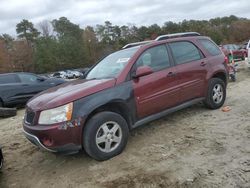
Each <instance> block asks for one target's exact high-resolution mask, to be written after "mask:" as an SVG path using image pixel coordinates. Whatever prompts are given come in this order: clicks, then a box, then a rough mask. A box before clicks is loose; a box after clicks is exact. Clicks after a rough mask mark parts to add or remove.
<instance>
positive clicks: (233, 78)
mask: <svg viewBox="0 0 250 188" xmlns="http://www.w3.org/2000/svg"><path fill="white" fill-rule="evenodd" d="M230 77H231V80H232V81H233V82H235V81H236V76H235V75H234V74H233V75H230Z"/></svg>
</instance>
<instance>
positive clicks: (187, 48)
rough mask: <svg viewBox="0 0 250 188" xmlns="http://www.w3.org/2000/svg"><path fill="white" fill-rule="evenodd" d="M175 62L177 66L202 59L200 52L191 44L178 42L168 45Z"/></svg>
mask: <svg viewBox="0 0 250 188" xmlns="http://www.w3.org/2000/svg"><path fill="white" fill-rule="evenodd" d="M169 46H170V48H171V50H172V53H173V57H174V59H175V62H176V63H177V64H178V65H179V64H183V63H187V62H192V61H196V60H199V59H202V58H203V55H202V53H201V52H200V50H199V49H198V48H197V47H196V46H195V45H194V44H193V43H191V42H188V41H180V42H172V43H169Z"/></svg>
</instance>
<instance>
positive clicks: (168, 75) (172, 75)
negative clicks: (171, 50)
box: [167, 72, 176, 77]
mask: <svg viewBox="0 0 250 188" xmlns="http://www.w3.org/2000/svg"><path fill="white" fill-rule="evenodd" d="M174 76H176V73H175V72H169V73H168V74H167V77H174Z"/></svg>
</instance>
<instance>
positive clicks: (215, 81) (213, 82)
mask: <svg viewBox="0 0 250 188" xmlns="http://www.w3.org/2000/svg"><path fill="white" fill-rule="evenodd" d="M216 86H221V91H222V95H221V96H222V97H221V98H220V97H219V99H218V100H217V101H216V100H214V99H213V96H214V95H215V93H214V89H216ZM225 99H226V85H225V82H224V81H223V80H221V79H219V78H211V79H210V80H209V83H208V91H207V97H206V99H205V101H204V104H205V105H206V107H208V108H210V109H218V108H220V107H221V106H222V105H223V104H224V102H225Z"/></svg>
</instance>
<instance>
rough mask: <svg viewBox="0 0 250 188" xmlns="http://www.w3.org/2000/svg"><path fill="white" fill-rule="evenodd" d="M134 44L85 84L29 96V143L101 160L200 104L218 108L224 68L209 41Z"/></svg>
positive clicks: (183, 37)
mask: <svg viewBox="0 0 250 188" xmlns="http://www.w3.org/2000/svg"><path fill="white" fill-rule="evenodd" d="M138 44H139V45H138V46H136V44H134V43H133V44H132V45H131V46H129V45H128V46H126V48H125V49H123V50H120V51H117V52H115V53H112V54H110V55H109V56H107V57H106V58H104V59H103V60H102V61H100V62H99V63H98V64H96V65H95V66H94V67H93V68H92V69H91V70H90V71H89V72H88V73H87V75H86V78H85V79H82V80H76V81H73V82H68V83H66V84H63V85H61V86H58V87H54V88H52V89H49V90H47V91H45V92H42V93H40V94H38V95H36V96H35V97H33V98H32V99H31V100H30V101H29V102H28V104H27V108H26V113H25V117H24V124H23V129H24V133H25V135H26V137H27V138H28V139H29V140H30V141H31V142H32V143H34V144H35V145H37V146H39V147H40V148H43V149H45V150H48V151H51V152H69V153H73V152H77V151H79V150H81V149H84V150H85V151H86V152H87V153H88V154H89V155H90V156H91V157H93V158H94V159H96V160H106V159H109V158H111V157H114V156H116V155H118V154H120V153H121V152H122V151H123V149H124V148H125V146H126V143H127V140H128V134H129V131H130V130H131V129H133V128H135V127H138V126H140V125H143V124H146V123H148V122H150V121H153V120H155V119H158V118H160V117H163V116H165V115H167V114H169V113H171V112H174V111H177V110H180V109H183V108H185V107H188V106H190V105H193V104H195V103H198V102H201V101H203V102H204V104H205V105H206V106H207V107H208V108H210V109H217V108H219V107H221V106H222V105H223V103H224V101H225V98H226V85H227V69H226V67H225V59H224V54H223V53H222V52H221V50H220V49H219V48H218V46H217V45H216V44H215V43H214V42H213V41H211V39H210V38H208V37H204V36H199V35H198V34H197V35H196V34H192V33H181V34H175V35H167V36H166V35H164V36H163V37H160V38H159V37H158V38H157V40H156V41H149V42H146V43H143V44H142V43H138Z"/></svg>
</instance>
